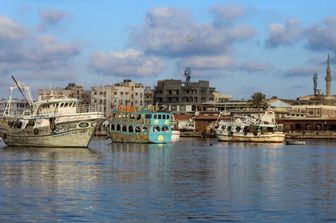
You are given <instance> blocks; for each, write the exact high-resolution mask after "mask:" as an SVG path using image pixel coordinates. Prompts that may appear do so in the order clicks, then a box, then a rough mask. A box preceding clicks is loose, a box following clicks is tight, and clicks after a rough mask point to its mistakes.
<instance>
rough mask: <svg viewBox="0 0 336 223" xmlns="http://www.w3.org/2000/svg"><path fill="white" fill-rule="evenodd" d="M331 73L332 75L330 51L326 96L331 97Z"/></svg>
mask: <svg viewBox="0 0 336 223" xmlns="http://www.w3.org/2000/svg"><path fill="white" fill-rule="evenodd" d="M331 79H332V78H331V75H330V58H329V53H328V59H327V70H326V77H325V80H326V96H327V97H330V96H331V89H330V84H331Z"/></svg>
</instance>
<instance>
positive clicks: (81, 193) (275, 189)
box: [0, 138, 336, 222]
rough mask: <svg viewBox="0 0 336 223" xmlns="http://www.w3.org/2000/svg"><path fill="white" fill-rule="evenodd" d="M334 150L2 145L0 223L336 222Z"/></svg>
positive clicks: (200, 143)
mask: <svg viewBox="0 0 336 223" xmlns="http://www.w3.org/2000/svg"><path fill="white" fill-rule="evenodd" d="M335 145H336V142H323V143H321V142H308V144H307V145H304V146H302V145H301V146H286V145H272V144H266V145H264V144H261V145H257V144H230V143H218V142H216V140H202V139H190V138H183V139H181V140H179V141H176V142H174V143H171V144H167V145H140V144H108V143H107V142H106V141H105V139H99V138H95V139H94V140H93V141H92V142H91V144H90V149H75V148H74V149H63V148H59V149H58V148H56V149H44V148H29V149H25V148H11V147H4V148H1V149H0V222H56V221H57V222H333V221H336V147H335ZM2 147H3V146H2Z"/></svg>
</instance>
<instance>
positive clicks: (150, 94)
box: [144, 86, 154, 106]
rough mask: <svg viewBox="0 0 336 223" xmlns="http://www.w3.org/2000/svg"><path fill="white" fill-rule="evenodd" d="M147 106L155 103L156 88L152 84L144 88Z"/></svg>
mask: <svg viewBox="0 0 336 223" xmlns="http://www.w3.org/2000/svg"><path fill="white" fill-rule="evenodd" d="M144 95H145V97H144V103H145V106H149V105H154V90H153V89H152V88H151V87H150V86H146V87H145V90H144Z"/></svg>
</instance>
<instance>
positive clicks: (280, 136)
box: [216, 132, 285, 143]
mask: <svg viewBox="0 0 336 223" xmlns="http://www.w3.org/2000/svg"><path fill="white" fill-rule="evenodd" d="M216 136H217V139H218V141H221V142H252V143H282V142H283V141H284V139H285V134H284V133H282V132H274V133H265V134H258V135H254V134H252V133H248V134H246V135H244V134H233V135H231V136H229V134H217V135H216Z"/></svg>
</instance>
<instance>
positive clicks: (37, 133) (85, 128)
mask: <svg viewBox="0 0 336 223" xmlns="http://www.w3.org/2000/svg"><path fill="white" fill-rule="evenodd" d="M99 123H100V120H96V119H95V120H81V121H80V122H78V121H75V122H66V123H59V124H57V127H56V129H55V130H53V131H52V130H50V128H49V127H41V128H37V129H33V128H31V129H15V128H8V127H6V126H3V125H1V126H0V136H1V137H2V139H3V141H4V142H5V143H6V145H8V146H25V147H30V146H31V147H87V146H88V145H89V143H90V141H91V139H92V137H93V135H94V132H95V130H96V127H97V125H98V124H99Z"/></svg>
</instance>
